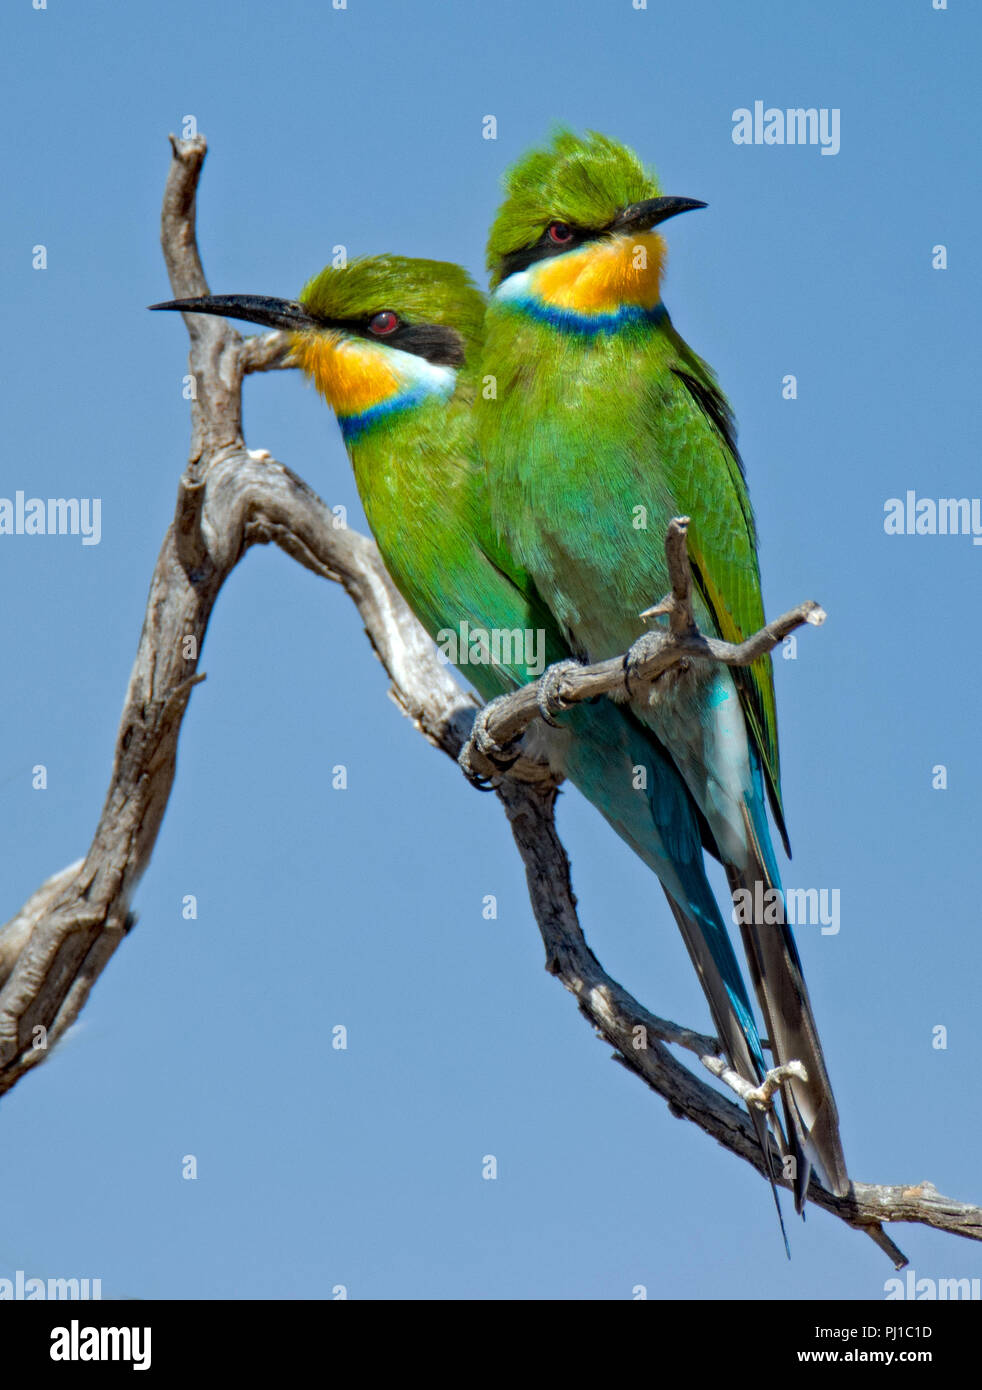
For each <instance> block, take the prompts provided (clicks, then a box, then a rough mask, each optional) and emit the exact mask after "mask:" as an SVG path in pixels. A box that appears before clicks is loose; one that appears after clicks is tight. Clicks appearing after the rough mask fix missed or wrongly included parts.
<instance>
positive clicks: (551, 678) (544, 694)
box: [535, 661, 580, 729]
mask: <svg viewBox="0 0 982 1390" xmlns="http://www.w3.org/2000/svg"><path fill="white" fill-rule="evenodd" d="M578 670H580V663H579V662H578V661H557V662H555V663H554V664H553V665H552V666H547V667H546V669H545V670H544V671H543V673H542V675H541V676H540V677H539V683H538V685H537V686H536V689H535V703H536V704H537V705H538V707H539V716H540V718H541V719H542V720H543V721H544V722H545V723H546V724H549V725H551V726H552V728H554V729H558V728H559V727H560V725H559V724H557V722H556V719H555V716H556V715H557V714H562V713H563V711H564V710H567V709H569V708H570V705H569V703H568V702H567V700H566V699H565V697H564V695H563V678H564V677H565V676H567V675H569V673H570V672H571V671H578Z"/></svg>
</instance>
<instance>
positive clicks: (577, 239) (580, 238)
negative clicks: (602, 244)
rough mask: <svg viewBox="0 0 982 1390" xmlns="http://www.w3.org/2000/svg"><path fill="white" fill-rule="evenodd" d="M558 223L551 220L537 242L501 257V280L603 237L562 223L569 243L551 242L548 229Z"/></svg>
mask: <svg viewBox="0 0 982 1390" xmlns="http://www.w3.org/2000/svg"><path fill="white" fill-rule="evenodd" d="M558 222H559V219H558V218H556V217H554V218H552V220H551V221H550V222H549V224H548V225H547V227H546V229H545V231H544V232H543V233H542V235H541V236H540V237H539V239H538V241H536V242H534V243H533V244H532V245H531V246H520V247H519V248H518V250H517V251H509V252H508V255H507V256H502V258H501V279H502V280H507V278H508V276H509V275H517V274H518V272H519V271H520V270H528V268H529V266H530V265H534V264H535V263H536V261H544V260H545V259H546V257H547V256H562V255H564V254H565V253H566V252H567V251H573V250H575V248H576V247H577V246H582V245H583V243H584V242H587V241H597V240H598V239H599V238H600V237H602V236H603V235H604V233H603V231H599V230H596V229H594V228H589V227H574V225H573V224H572V222H562V223H560V225H561V226H563V227H568V228H569V230H570V231H571V232H572V234H573V235H572V236H571V237H570V239H569V241H561V242H560V241H553V239H552V237H551V235H550V233H549V228H550V227H554V226H556V224H557V223H558Z"/></svg>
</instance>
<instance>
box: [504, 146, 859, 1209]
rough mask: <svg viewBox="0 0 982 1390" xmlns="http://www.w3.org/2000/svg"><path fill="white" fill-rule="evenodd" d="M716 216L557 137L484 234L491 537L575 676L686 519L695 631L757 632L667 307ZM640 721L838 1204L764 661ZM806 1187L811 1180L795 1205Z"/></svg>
mask: <svg viewBox="0 0 982 1390" xmlns="http://www.w3.org/2000/svg"><path fill="white" fill-rule="evenodd" d="M704 206H705V204H703V203H701V202H699V201H697V200H695V199H692V198H680V197H666V196H664V195H663V194H662V193H661V190H660V189H659V187H658V184H657V182H656V180H655V177H654V175H653V174H652V173H650V172H649V171H647V170H646V169H645V168H644V167H643V166H642V165H641V163H640V162H639V160H638V159H637V157H636V156H635V155H634V154H633V153H632V152H631V151H629V150H627V149H625V148H624V147H623V146H621V145H619V144H617V143H615V142H614V141H612V140H609V139H606V138H605V137H603V136H601V135H597V134H593V133H591V134H590V135H588V136H587V137H586V138H580V137H578V136H576V135H574V134H573V133H571V132H569V131H560V132H558V133H557V134H556V135H555V136H554V138H553V140H552V142H551V144H550V145H549V146H548V147H547V148H544V149H540V150H535V151H533V152H531V153H529V154H527V155H526V156H525V157H524V158H522V159H521V160H520V161H519V162H518V164H516V165H515V166H514V168H513V169H512V170H511V171H510V173H509V174H508V176H507V181H506V197H505V201H504V202H503V204H502V206H501V208H500V209H499V212H498V214H497V217H496V220H495V222H494V224H493V226H492V229H491V233H490V237H489V242H488V266H489V269H490V271H491V283H492V297H491V301H490V304H489V307H488V311H487V314H486V319H485V335H486V345H485V350H484V356H483V362H482V367H481V371H482V374H483V375H484V376H485V377H486V378H487V377H492V378H493V379H494V381H495V383H496V391H497V397H496V399H489V398H488V399H486V398H484V397H482V399H481V400H480V401H479V402H478V411H479V417H480V423H479V432H478V437H479V446H480V448H481V450H482V454H483V456H484V458H485V459H486V462H487V467H488V476H489V489H490V494H491V500H490V506H491V512H492V519H493V522H494V526H495V529H496V532H497V534H498V535H499V536H500V538H501V540H502V542H503V543H504V544H506V545H507V546H508V548H509V551H510V553H511V554H512V556H513V560H514V563H516V564H518V565H519V566H521V567H522V568H523V569H524V570H525V571H527V573H528V574H529V575H530V577H531V579H532V581H533V582H534V584H535V586H536V589H537V591H538V593H539V595H540V596H541V598H542V599H543V600H544V601H545V603H546V604H547V606H548V607H549V610H550V612H551V614H552V616H553V618H554V619H555V621H556V623H557V624H558V625H559V628H560V631H561V632H562V635H563V637H564V639H565V641H566V642H567V644H568V645H569V647H570V648H571V650H572V651H573V652H574V654H575V655H576V656H577V657H578V658H580V659H582V660H589V661H598V660H602V659H605V658H608V657H611V656H614V655H616V654H618V653H621V652H626V651H627V650H628V649H629V648H630V647H631V646H632V644H633V643H634V642H635V641H636V640H637V639H638V638H639V637H641V636H642V634H643V633H644V631H645V624H644V621H643V619H642V618H641V616H640V615H641V613H642V612H643V611H644V610H645V609H647V608H649V607H650V605H651V604H652V603H653V602H655V601H656V600H657V599H659V598H660V597H661V596H662V595H663V594H664V593H665V592H666V591H667V590H668V589H669V588H670V583H669V577H668V573H667V564H666V560H665V553H664V537H665V532H666V527H667V525H668V523H669V521H670V519H671V518H672V517H674V516H680V515H685V516H688V517H690V518H691V521H690V525H689V529H688V544H689V554H690V558H691V564H692V572H693V580H694V589H695V607H696V618H697V622H698V623H699V625H700V627H701V629H702V630H703V631H704V632H706V633H707V634H709V635H712V636H718V637H721V638H723V639H725V640H727V641H731V642H739V641H741V640H743V639H744V638H745V637H747V636H749V635H750V634H751V633H753V632H754V631H755V630H757V629H758V628H760V627H762V626H763V624H764V610H763V603H762V599H761V589H760V574H759V569H758V563H757V537H756V531H755V525H754V518H753V512H752V510H751V505H750V498H749V495H748V491H747V486H746V482H745V479H744V473H743V466H742V463H741V461H740V457H739V454H738V453H737V448H736V443H735V434H734V424H733V417H732V414H731V412H730V407H729V405H728V404H727V401H726V399H725V398H724V396H723V395H722V393H721V391H720V389H719V387H718V385H717V382H716V378H715V376H714V374H713V372H712V371H711V369H710V368H709V367H708V366H707V365H706V363H705V362H703V361H701V360H700V358H699V357H697V356H696V355H695V353H694V352H693V351H692V350H691V349H690V348H689V347H688V346H687V345H686V344H685V343H684V342H683V341H682V339H681V338H680V337H679V335H678V333H677V332H676V331H675V329H674V328H673V326H672V322H671V320H670V318H669V316H668V313H667V311H666V309H665V306H664V304H663V303H662V296H661V286H662V275H663V270H664V266H665V257H666V247H665V242H664V240H663V238H662V236H661V235H660V233H659V232H658V230H657V228H658V226H659V225H660V224H661V223H662V222H664V221H665V220H666V219H667V218H670V217H674V216H675V215H676V214H678V213H681V212H685V211H687V210H689V209H692V208H698V207H704ZM632 709H633V711H634V713H635V715H636V717H637V718H638V720H639V721H640V722H642V723H643V724H644V725H645V727H646V728H648V729H649V730H650V731H651V732H652V733H653V734H654V735H655V736H656V737H657V739H658V740H659V741H660V743H661V744H662V745H663V746H664V747H665V748H666V749H667V750H668V752H669V753H670V755H671V757H672V759H673V760H674V762H675V763H676V765H677V767H678V769H679V771H680V772H681V774H682V777H683V778H684V780H685V783H686V786H687V788H688V790H689V792H690V794H691V796H692V797H693V799H694V801H695V803H696V804H697V805H698V808H699V811H700V812H701V814H702V815H703V816H704V817H705V819H706V821H707V822H708V825H709V828H710V831H711V834H712V838H713V841H714V844H715V848H716V850H717V852H718V854H719V857H720V858H721V859H722V861H723V863H724V864H725V866H726V869H727V874H728V877H729V880H730V886H731V890H732V891H733V893H734V895H735V896H734V901H735V903H737V904H738V905H739V904H740V903H741V902H742V904H743V908H742V910H741V911H740V913H739V917H742V919H743V920H742V921H741V926H742V930H743V936H744V943H745V947H746V951H747V956H748V960H749V965H750V972H751V977H752V979H753V982H754V985H755V988H756V991H757V995H758V998H759V1001H760V1005H761V1009H762V1012H763V1015H764V1020H765V1024H766V1028H767V1033H768V1039H769V1046H770V1048H771V1051H772V1053H773V1056H774V1058H775V1061H776V1062H778V1063H783V1062H789V1061H791V1060H792V1059H797V1060H798V1061H800V1062H801V1063H803V1064H804V1067H805V1069H806V1071H807V1074H808V1080H807V1083H806V1082H803V1081H799V1080H794V1081H791V1082H788V1083H787V1084H786V1085H785V1087H784V1098H785V1105H786V1108H787V1110H788V1111H789V1113H790V1117H791V1122H792V1124H793V1126H794V1128H795V1130H796V1132H797V1135H798V1139H799V1141H800V1143H801V1144H802V1145H803V1147H804V1150H805V1155H806V1160H810V1161H811V1162H812V1163H814V1165H815V1166H816V1168H817V1170H818V1172H819V1174H820V1176H821V1178H822V1180H823V1182H824V1183H825V1185H826V1186H827V1187H828V1188H829V1189H830V1190H832V1191H833V1192H836V1193H839V1194H843V1193H845V1192H847V1191H848V1187H849V1179H848V1176H847V1173H846V1165H845V1160H844V1157H843V1153H842V1146H841V1142H840V1139H839V1127H838V1115H837V1111H836V1105H835V1100H834V1097H833V1094H832V1089H831V1086H830V1083H829V1079H828V1073H827V1070H826V1066H825V1060H824V1057H823V1054H822V1048H821V1043H820V1041H819V1037H818V1031H817V1028H816V1025H815V1021H814V1017H813V1014H812V1009H811V1006H810V1004H809V1000H808V994H807V991H806V988H805V983H804V979H803V976H802V969H801V962H800V959H799V956H798V952H797V949H796V947H795V943H794V940H793V937H792V934H791V931H790V928H789V927H788V925H787V924H786V922H785V920H784V915H785V914H784V910H783V901H784V900H783V895H782V894H781V893H780V877H779V873H778V868H777V863H776V860H775V857H774V852H773V848H772V845H771V839H770V831H769V827H768V821H767V810H766V801H765V789H766V795H767V797H768V798H769V800H770V804H771V808H772V811H773V814H774V818H775V821H776V823H777V826H778V828H779V830H780V832H781V835H782V838H783V839H784V843H785V847H787V834H786V831H785V823H784V812H783V807H782V801H781V790H780V768H779V761H778V741H777V721H776V710H775V699H774V686H773V676H772V669H771V663H770V658H769V657H764V658H761V659H760V660H758V661H756V662H755V663H754V664H753V665H752V666H750V667H743V668H733V669H731V668H727V667H724V666H721V665H716V664H711V665H709V664H705V663H701V662H693V663H691V664H689V665H688V666H685V667H679V668H676V669H675V670H674V671H672V672H670V673H668V674H666V675H665V676H664V677H662V678H661V679H660V680H659V681H658V682H657V683H656V686H655V688H654V690H653V691H652V692H651V693H650V694H649V695H646V696H644V697H643V698H641V697H638V698H636V699H635V700H634V701H633V702H632ZM758 884H759V885H761V888H758V889H757V895H756V896H754V889H755V885H758ZM761 889H763V890H764V891H765V892H766V890H768V889H770V890H775V891H773V892H772V893H771V894H770V895H769V896H763V897H762V894H761ZM747 894H749V897H748V896H747ZM761 902H766V903H768V904H769V905H770V906H769V909H768V913H767V914H766V916H765V921H764V922H760V921H753V920H746V919H747V917H748V916H752V915H753V914H752V913H748V912H747V911H746V905H747V904H748V903H750V904H755V905H757V904H760V903H761ZM755 910H756V911H757V912H759V907H755ZM736 915H737V913H735V916H736ZM776 918H779V919H780V920H778V921H775V919H776ZM772 923H773V925H771V924H772ZM807 1182H808V1173H807V1162H806V1171H805V1172H804V1173H799V1174H798V1192H797V1199H798V1202H799V1204H800V1202H801V1201H802V1200H803V1193H804V1189H805V1188H806V1187H807Z"/></svg>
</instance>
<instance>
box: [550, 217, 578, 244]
mask: <svg viewBox="0 0 982 1390" xmlns="http://www.w3.org/2000/svg"><path fill="white" fill-rule="evenodd" d="M549 240H550V241H554V242H555V243H556V245H557V246H565V245H566V243H567V242H569V241H572V240H573V228H572V227H571V226H570V225H569V223H568V222H550V224H549Z"/></svg>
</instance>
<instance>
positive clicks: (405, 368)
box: [386, 348, 457, 399]
mask: <svg viewBox="0 0 982 1390" xmlns="http://www.w3.org/2000/svg"><path fill="white" fill-rule="evenodd" d="M386 351H387V353H388V358H389V362H390V363H391V365H392V367H393V368H394V369H395V372H396V375H397V376H398V377H399V380H400V383H401V384H402V387H403V390H404V391H412V392H414V393H424V394H426V395H433V396H442V397H443V398H444V399H446V398H447V397H448V396H452V395H453V392H454V387H455V386H456V384H457V372H456V369H455V368H454V367H445V366H441V365H439V363H436V362H428V361H427V360H426V358H425V357H417V355H416V353H414V352H403V351H402V349H401V348H387V349H386Z"/></svg>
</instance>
